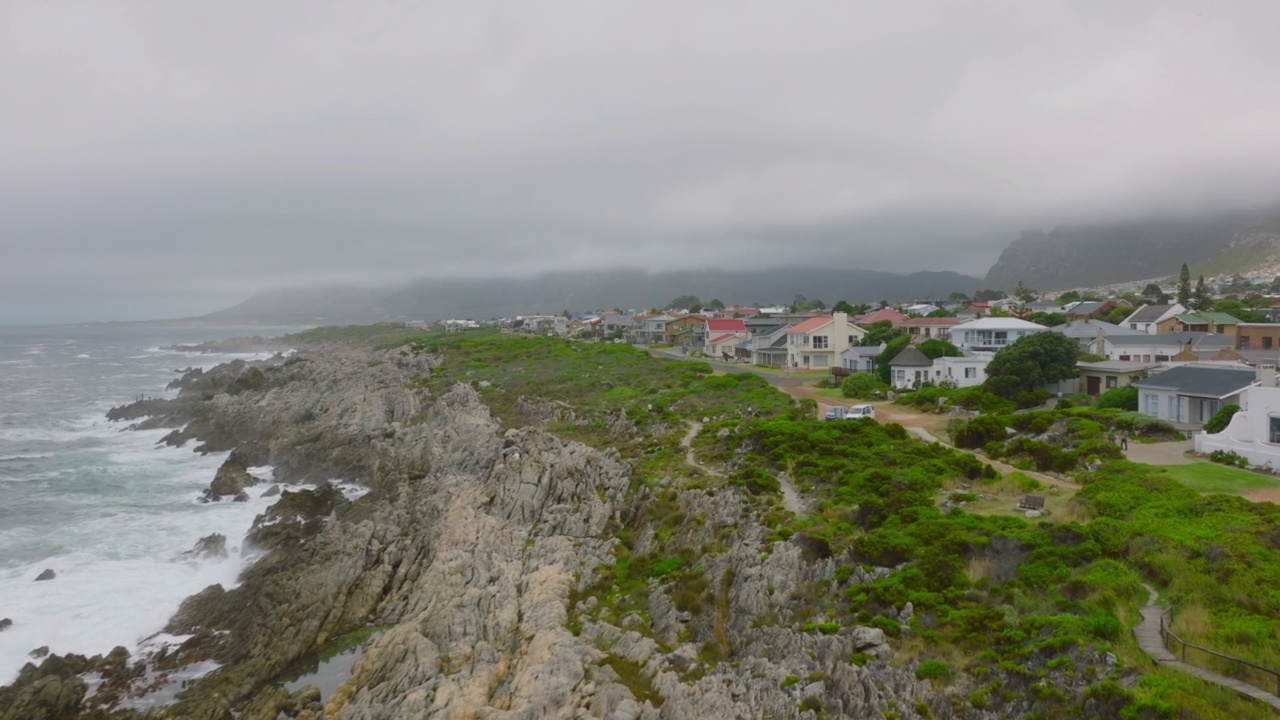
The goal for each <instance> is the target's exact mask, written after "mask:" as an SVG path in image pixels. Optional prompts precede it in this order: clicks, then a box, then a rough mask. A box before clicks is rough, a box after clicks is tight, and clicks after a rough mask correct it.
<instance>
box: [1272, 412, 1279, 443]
mask: <svg viewBox="0 0 1280 720" xmlns="http://www.w3.org/2000/svg"><path fill="white" fill-rule="evenodd" d="M1270 442H1271V443H1272V444H1274V445H1280V417H1273V418H1271V441H1270Z"/></svg>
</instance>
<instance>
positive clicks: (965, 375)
mask: <svg viewBox="0 0 1280 720" xmlns="http://www.w3.org/2000/svg"><path fill="white" fill-rule="evenodd" d="M992 357H994V355H992V354H990V353H974V354H972V355H966V356H964V357H940V358H938V359H937V360H934V361H933V367H934V369H935V370H937V371H939V375H938V378H939V379H937V380H935V381H934V382H940V381H941V380H950V381H953V382H954V383H955V384H956V387H962V388H965V387H973V386H975V385H981V384H982V383H984V382H986V380H987V365H989V364H990V363H991V358H992Z"/></svg>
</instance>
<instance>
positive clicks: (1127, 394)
mask: <svg viewBox="0 0 1280 720" xmlns="http://www.w3.org/2000/svg"><path fill="white" fill-rule="evenodd" d="M1098 407H1100V408H1119V409H1121V410H1129V411H1131V412H1137V410H1138V388H1136V387H1134V386H1132V385H1126V386H1125V387H1118V388H1111V389H1110V390H1108V391H1106V392H1104V393H1102V395H1100V396H1099V397H1098Z"/></svg>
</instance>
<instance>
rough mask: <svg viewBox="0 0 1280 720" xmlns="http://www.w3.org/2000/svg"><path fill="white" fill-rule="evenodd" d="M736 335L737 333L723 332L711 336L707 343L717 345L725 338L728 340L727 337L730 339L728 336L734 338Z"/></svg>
mask: <svg viewBox="0 0 1280 720" xmlns="http://www.w3.org/2000/svg"><path fill="white" fill-rule="evenodd" d="M736 337H738V334H737V333H725V334H724V335H720V336H718V337H714V338H712V339H711V340H710V341H709V344H711V345H719V344H720V343H722V342H724V341H725V340H728V339H730V338H736Z"/></svg>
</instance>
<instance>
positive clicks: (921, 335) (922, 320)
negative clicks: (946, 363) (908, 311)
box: [895, 317, 965, 342]
mask: <svg viewBox="0 0 1280 720" xmlns="http://www.w3.org/2000/svg"><path fill="white" fill-rule="evenodd" d="M963 322H965V320H962V319H960V318H953V317H913V318H907V319H906V320H903V321H902V322H901V323H899V324H898V325H896V326H895V327H900V328H902V329H903V330H906V331H907V333H908V334H910V335H911V338H912V342H922V341H924V340H935V339H936V340H950V339H951V328H953V327H955V326H957V325H959V324H961V323H963Z"/></svg>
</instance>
